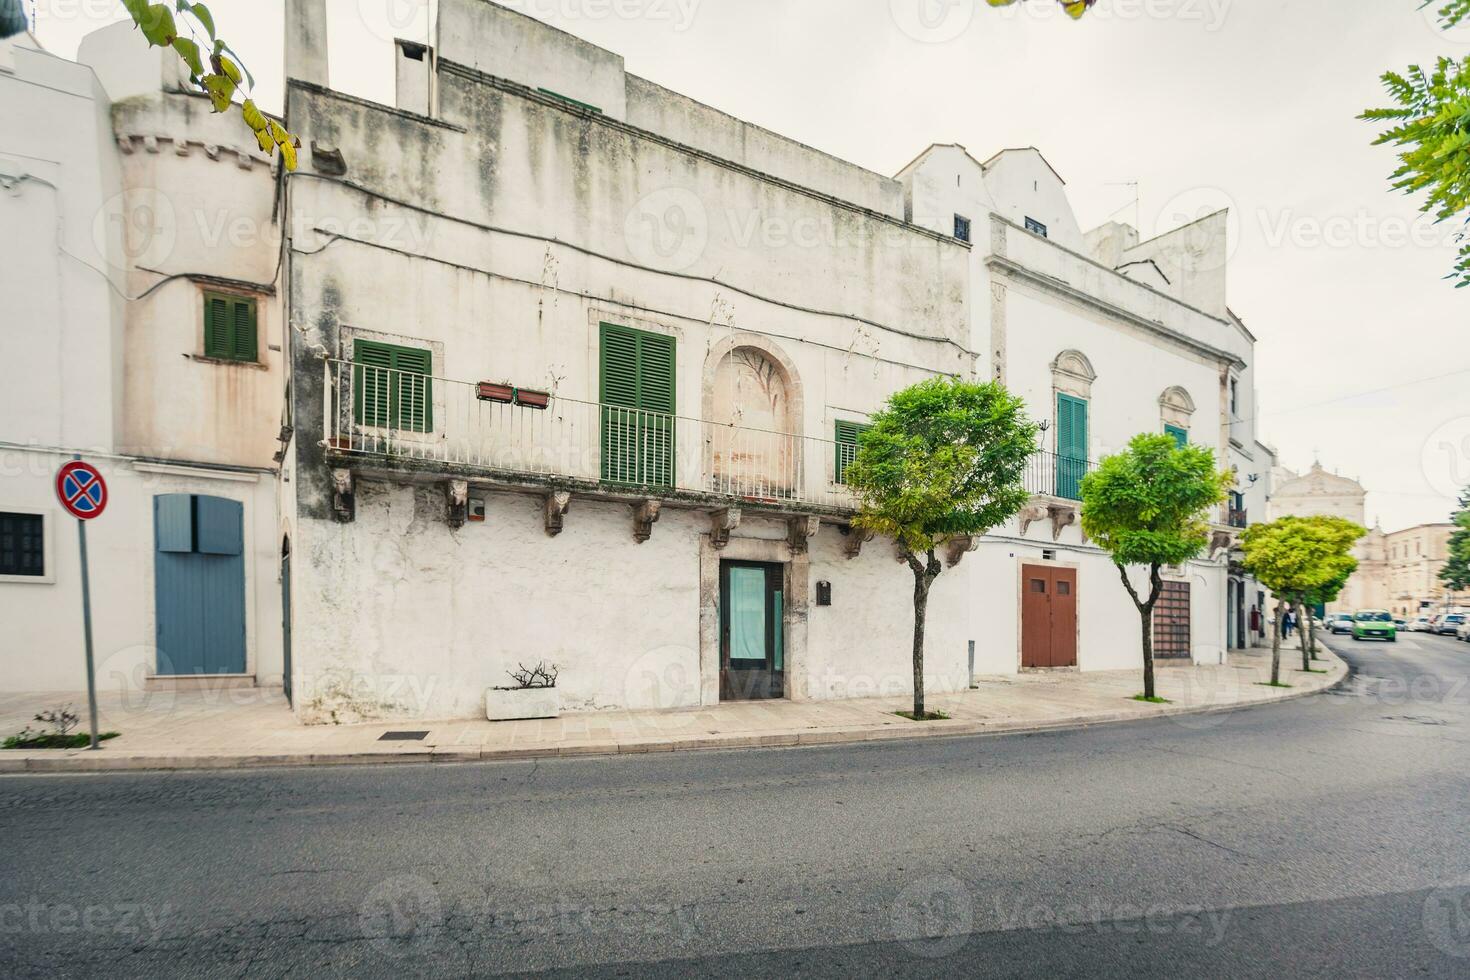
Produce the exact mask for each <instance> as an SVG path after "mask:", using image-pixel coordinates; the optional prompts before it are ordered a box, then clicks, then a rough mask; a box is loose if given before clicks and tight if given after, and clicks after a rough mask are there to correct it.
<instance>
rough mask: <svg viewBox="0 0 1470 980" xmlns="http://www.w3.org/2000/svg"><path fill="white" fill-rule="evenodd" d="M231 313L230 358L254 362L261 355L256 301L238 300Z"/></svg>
mask: <svg viewBox="0 0 1470 980" xmlns="http://www.w3.org/2000/svg"><path fill="white" fill-rule="evenodd" d="M231 305H232V307H233V308H232V309H231V311H230V313H231V316H230V326H231V327H232V328H233V335H232V336H231V338H230V356H231V357H233V358H234V359H235V360H237V361H254V360H256V359H257V354H258V353H259V349H258V345H257V343H256V339H255V300H253V299H237V300H235V301H234V303H233V304H231Z"/></svg>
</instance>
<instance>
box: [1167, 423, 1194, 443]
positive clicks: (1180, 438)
mask: <svg viewBox="0 0 1470 980" xmlns="http://www.w3.org/2000/svg"><path fill="white" fill-rule="evenodd" d="M1164 435H1166V436H1173V437H1174V444H1175V445H1177V446H1178V447H1179V448H1180V449H1183V448H1184V447H1185V446H1187V445H1189V430H1188V429H1181V428H1180V427H1179V426H1177V425H1166V426H1164Z"/></svg>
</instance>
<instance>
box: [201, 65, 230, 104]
mask: <svg viewBox="0 0 1470 980" xmlns="http://www.w3.org/2000/svg"><path fill="white" fill-rule="evenodd" d="M204 90H205V91H206V92H208V93H209V101H210V102H211V103H213V105H214V111H215V112H224V111H225V110H226V109H228V108H229V107H230V102H231V100H232V99H234V97H235V83H234V82H232V81H230V80H229V79H228V78H226V77H225V76H224V75H216V74H209V75H205V76H204Z"/></svg>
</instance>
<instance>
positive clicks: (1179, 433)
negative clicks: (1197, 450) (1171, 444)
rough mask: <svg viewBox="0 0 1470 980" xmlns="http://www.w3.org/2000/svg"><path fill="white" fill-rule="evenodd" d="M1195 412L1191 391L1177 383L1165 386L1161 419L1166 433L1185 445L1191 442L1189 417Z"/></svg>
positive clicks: (1160, 397) (1160, 407)
mask: <svg viewBox="0 0 1470 980" xmlns="http://www.w3.org/2000/svg"><path fill="white" fill-rule="evenodd" d="M1193 414H1194V399H1193V398H1190V397H1189V392H1187V391H1185V390H1184V389H1183V388H1180V387H1179V386H1177V385H1175V386H1174V387H1172V388H1165V389H1164V393H1163V394H1162V395H1160V396H1159V419H1160V421H1161V422H1162V424H1163V427H1164V432H1165V434H1166V435H1171V436H1173V437H1174V440H1175V441H1176V442H1178V443H1179V445H1181V446H1183V445H1185V444H1186V443H1188V442H1189V419H1190V416H1192V415H1193Z"/></svg>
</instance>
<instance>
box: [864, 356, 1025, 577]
mask: <svg viewBox="0 0 1470 980" xmlns="http://www.w3.org/2000/svg"><path fill="white" fill-rule="evenodd" d="M872 423H873V424H872V427H871V428H870V429H868V430H867V431H866V432H864V433H863V434H862V438H861V440H860V442H859V447H858V452H857V458H856V459H855V460H854V461H853V463H852V465H851V466H849V467H848V468H847V470H846V480H847V484H848V486H849V487H851V488H852V489H853V491H854V492H855V493H856V494H857V495H858V499H859V501H860V504H861V509H860V511H859V513H858V515H857V517H856V518H854V520H853V524H854V525H856V526H857V527H860V528H863V529H866V530H869V531H874V532H876V533H878V534H884V535H887V536H889V537H892V538H894V539H895V540H897V541H898V542H899V543H900V544H902V545H903V546H904V547H905V548H907V549H908V550H909V551H910V552H912V553H915V554H920V553H923V552H926V551H928V550H930V549H932V548H934V547H935V546H937V545H938V544H939V543H940V542H941V541H943V540H944V539H945V538H948V537H952V536H955V535H961V534H981V533H983V532H985V531H988V530H990V529H991V528H993V527H995V526H997V525H999V524H1001V523H1002V522H1004V521H1006V520H1007V519H1009V518H1011V517H1013V516H1014V515H1015V514H1016V512H1017V511H1019V510H1020V509H1021V508H1022V507H1024V506H1025V505H1026V501H1027V499H1028V496H1029V495H1028V494H1027V492H1026V490H1025V488H1024V487H1023V485H1022V481H1021V478H1022V475H1023V474H1024V472H1025V468H1026V462H1027V460H1029V459H1030V458H1031V456H1032V454H1033V453H1035V452H1036V435H1037V427H1036V425H1035V423H1033V422H1032V421H1031V420H1030V419H1029V418H1028V417H1027V416H1026V412H1025V405H1024V403H1023V402H1022V400H1021V399H1020V398H1018V397H1016V396H1015V395H1012V394H1011V393H1010V392H1008V391H1007V390H1006V389H1005V388H1003V387H1001V386H1000V385H998V384H995V383H991V382H986V383H979V384H977V383H974V382H969V381H961V380H958V379H954V378H932V379H930V380H928V381H923V382H920V383H919V384H916V385H913V386H912V387H909V388H905V389H904V390H903V391H900V392H897V393H895V394H894V395H893V396H892V397H891V398H890V399H889V400H888V405H887V407H886V408H884V409H883V410H882V411H880V412H878V413H877V414H875V415H874V416H873V419H872Z"/></svg>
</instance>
